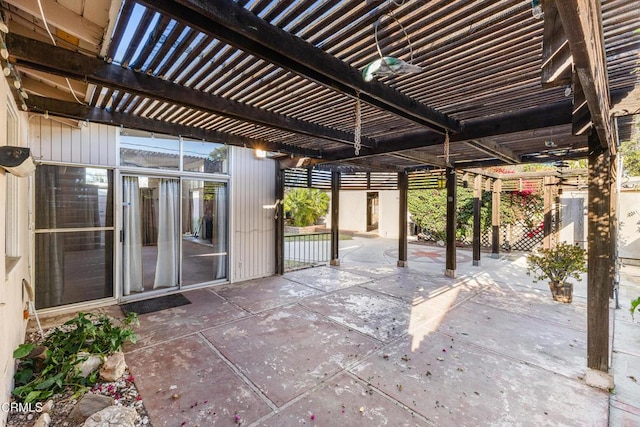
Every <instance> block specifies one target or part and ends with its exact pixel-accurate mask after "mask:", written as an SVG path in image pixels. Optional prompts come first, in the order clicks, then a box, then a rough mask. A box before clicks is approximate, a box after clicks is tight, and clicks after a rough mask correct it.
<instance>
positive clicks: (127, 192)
mask: <svg viewBox="0 0 640 427" xmlns="http://www.w3.org/2000/svg"><path fill="white" fill-rule="evenodd" d="M179 190H180V184H179V180H177V179H168V178H156V177H150V176H124V177H123V179H122V202H123V236H122V238H123V252H122V256H123V295H124V296H125V297H126V296H129V295H135V294H141V293H144V292H148V291H152V290H157V289H166V288H173V287H176V286H178V283H179V274H178V273H179V259H180V257H179V251H180V246H179V242H180V240H179V236H180V235H179V233H180V230H179V218H180V210H179V203H180V198H179V193H180V191H179Z"/></svg>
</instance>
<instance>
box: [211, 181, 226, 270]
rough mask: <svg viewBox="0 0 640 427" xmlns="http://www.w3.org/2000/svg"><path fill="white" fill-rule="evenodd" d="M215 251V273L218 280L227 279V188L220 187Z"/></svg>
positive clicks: (215, 229)
mask: <svg viewBox="0 0 640 427" xmlns="http://www.w3.org/2000/svg"><path fill="white" fill-rule="evenodd" d="M215 197H216V206H215V217H214V221H215V223H214V225H213V226H214V229H213V233H214V237H213V238H214V250H215V252H216V254H217V256H216V257H215V258H214V259H215V261H214V262H215V266H214V270H213V273H214V274H215V278H216V279H224V278H226V277H227V255H226V253H227V187H226V186H224V185H219V186H218V187H216V192H215ZM223 254H224V255H223Z"/></svg>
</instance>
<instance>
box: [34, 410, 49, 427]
mask: <svg viewBox="0 0 640 427" xmlns="http://www.w3.org/2000/svg"><path fill="white" fill-rule="evenodd" d="M49 424H51V416H50V415H49V414H48V413H47V412H45V413H43V414H42V415H40V417H39V418H38V419H37V420H36V422H35V424H34V425H33V427H49Z"/></svg>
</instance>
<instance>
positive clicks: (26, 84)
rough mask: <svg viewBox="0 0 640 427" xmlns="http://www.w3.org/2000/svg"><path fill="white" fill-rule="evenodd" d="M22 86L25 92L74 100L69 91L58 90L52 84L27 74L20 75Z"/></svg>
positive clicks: (69, 100)
mask: <svg viewBox="0 0 640 427" xmlns="http://www.w3.org/2000/svg"><path fill="white" fill-rule="evenodd" d="M21 80H22V87H23V88H24V90H25V92H27V93H28V94H29V96H31V95H38V96H43V97H46V98H54V99H60V100H63V101H68V102H75V99H74V98H73V96H72V95H71V94H70V93H69V91H63V90H60V89H58V88H56V87H54V86H51V85H48V84H46V83H43V82H41V81H40V80H36V79H33V78H31V77H28V76H26V75H25V76H22V78H21Z"/></svg>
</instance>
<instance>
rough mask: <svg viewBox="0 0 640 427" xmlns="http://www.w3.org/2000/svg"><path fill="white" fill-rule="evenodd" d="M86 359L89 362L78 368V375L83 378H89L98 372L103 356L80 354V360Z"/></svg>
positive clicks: (81, 363)
mask: <svg viewBox="0 0 640 427" xmlns="http://www.w3.org/2000/svg"><path fill="white" fill-rule="evenodd" d="M85 357H86V358H87V360H84V361H82V362H80V363H79V364H78V366H77V368H76V369H77V370H78V374H79V375H80V376H81V377H83V378H87V377H88V376H89V375H91V373H92V372H94V371H96V370H97V369H98V368H99V367H100V365H102V356H100V355H99V354H89V353H84V352H80V353H78V359H82V358H85Z"/></svg>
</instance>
